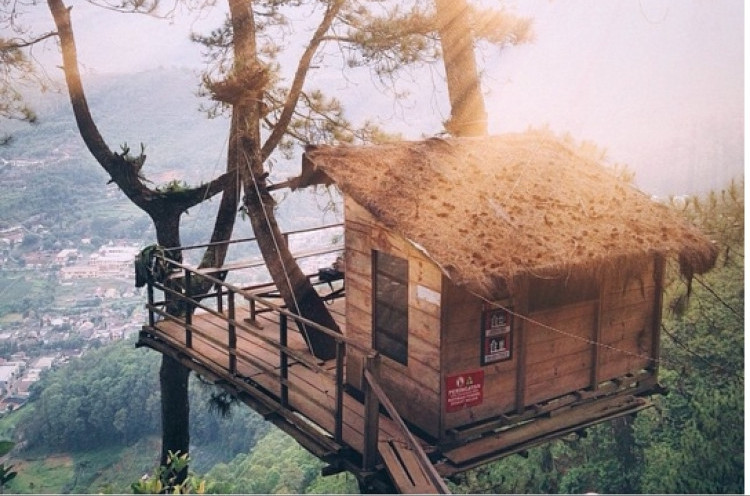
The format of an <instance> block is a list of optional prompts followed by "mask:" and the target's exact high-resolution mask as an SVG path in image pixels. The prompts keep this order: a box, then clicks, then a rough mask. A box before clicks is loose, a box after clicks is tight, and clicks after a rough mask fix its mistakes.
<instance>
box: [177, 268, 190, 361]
mask: <svg viewBox="0 0 750 496" xmlns="http://www.w3.org/2000/svg"><path fill="white" fill-rule="evenodd" d="M190 282H191V281H190V271H189V270H188V269H185V290H184V299H183V300H182V301H181V302H180V303H181V305H180V306H181V307H182V308H183V309H184V310H185V347H186V348H192V347H193V331H191V330H190V327H191V326H192V325H193V306H192V305H191V304H190V301H189V300H188V298H189V297H190Z"/></svg>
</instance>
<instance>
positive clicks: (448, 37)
mask: <svg viewBox="0 0 750 496" xmlns="http://www.w3.org/2000/svg"><path fill="white" fill-rule="evenodd" d="M435 6H436V8H437V19H438V33H439V34H440V46H441V47H442V50H443V64H444V65H445V75H446V78H447V80H448V96H449V98H450V102H451V118H450V120H449V121H448V122H446V123H445V128H446V129H447V130H448V132H449V133H451V134H452V135H453V136H484V135H486V134H487V111H486V110H485V107H484V97H483V96H482V87H481V84H480V82H479V73H478V71H477V64H476V60H475V58H474V37H473V35H472V32H471V26H470V24H469V17H468V13H469V11H468V6H467V5H466V0H435Z"/></svg>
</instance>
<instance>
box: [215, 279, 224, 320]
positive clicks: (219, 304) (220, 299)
mask: <svg viewBox="0 0 750 496" xmlns="http://www.w3.org/2000/svg"><path fill="white" fill-rule="evenodd" d="M216 311H217V312H219V313H223V312H224V289H223V286H222V285H221V284H217V285H216Z"/></svg>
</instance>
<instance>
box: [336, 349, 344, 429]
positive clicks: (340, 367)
mask: <svg viewBox="0 0 750 496" xmlns="http://www.w3.org/2000/svg"><path fill="white" fill-rule="evenodd" d="M344 349H345V348H344V342H343V341H338V340H337V341H336V428H335V431H334V434H333V437H334V439H335V440H336V442H337V443H341V442H342V441H343V434H344Z"/></svg>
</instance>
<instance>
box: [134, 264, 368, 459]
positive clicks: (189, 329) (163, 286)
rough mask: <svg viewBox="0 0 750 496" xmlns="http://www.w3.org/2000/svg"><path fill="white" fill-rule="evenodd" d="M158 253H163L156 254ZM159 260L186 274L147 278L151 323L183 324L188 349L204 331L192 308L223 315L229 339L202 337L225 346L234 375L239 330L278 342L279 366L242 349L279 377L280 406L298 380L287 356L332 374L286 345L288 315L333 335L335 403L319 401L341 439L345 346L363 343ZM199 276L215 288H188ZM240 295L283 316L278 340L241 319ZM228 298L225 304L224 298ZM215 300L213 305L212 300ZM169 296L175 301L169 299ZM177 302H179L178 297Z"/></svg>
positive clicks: (301, 390)
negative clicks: (195, 291)
mask: <svg viewBox="0 0 750 496" xmlns="http://www.w3.org/2000/svg"><path fill="white" fill-rule="evenodd" d="M156 256H157V257H158V256H159V255H156ZM159 263H162V264H164V266H165V267H167V268H168V270H169V271H170V274H171V275H172V276H174V275H175V273H176V272H180V273H181V275H182V277H181V278H180V279H176V278H174V277H172V278H171V279H170V280H168V281H157V280H152V281H149V284H148V290H147V293H148V304H147V308H148V321H149V326H151V327H155V326H156V323H157V317H160V318H162V319H166V320H170V321H173V322H177V323H179V324H180V326H183V327H184V329H185V347H186V348H188V349H190V348H192V346H193V334H195V333H201V330H200V329H199V328H197V327H196V326H195V325H193V317H194V312H195V310H197V309H200V310H202V311H204V312H205V313H208V314H210V315H213V316H215V317H217V318H219V319H220V320H221V321H223V322H225V326H226V342H224V343H222V342H218V341H216V340H215V339H213V338H211V337H210V336H208V335H206V334H202V335H201V338H202V339H204V340H206V341H208V342H210V343H212V345H213V346H215V347H216V348H218V349H222V350H225V351H226V353H227V354H228V356H229V369H228V372H229V373H230V374H233V375H236V374H237V373H238V371H237V359H238V350H237V331H238V330H241V331H242V332H244V333H247V334H249V335H251V336H253V337H255V338H257V339H259V340H261V341H263V342H264V343H266V344H267V345H269V346H270V347H272V348H275V349H276V350H277V351H278V353H279V364H280V366H279V370H278V372H277V371H275V370H273V369H270V368H268V367H266V366H265V365H264V364H262V363H259V362H258V361H256V360H253V358H252V357H251V356H249V355H243V356H241V357H240V358H241V359H242V360H245V361H247V362H248V363H250V364H251V365H252V366H253V367H255V368H257V369H259V370H261V371H262V372H263V373H265V374H268V375H271V376H274V377H276V376H277V377H278V380H279V390H280V392H281V394H280V397H279V399H278V406H279V407H281V408H282V409H284V410H288V409H289V389H290V388H294V384H292V383H291V382H290V381H289V376H288V372H289V360H290V358H291V359H293V360H295V361H296V362H297V363H300V364H303V365H304V366H305V367H307V368H309V369H311V370H313V371H315V372H318V373H321V374H324V375H329V376H330V373H329V371H328V370H326V369H325V368H324V367H321V366H320V365H319V364H318V362H317V361H316V360H314V359H313V357H312V356H311V355H307V354H304V353H300V352H298V351H295V350H294V349H292V348H290V347H289V345H288V322H289V319H292V320H293V321H295V322H297V323H298V324H300V325H304V326H306V327H307V328H312V329H316V330H317V331H320V332H321V333H323V334H325V335H327V336H328V337H330V338H331V339H333V340H334V341H335V343H336V356H335V361H336V366H335V371H334V373H333V377H332V379H333V382H334V383H335V406H334V407H333V408H330V405H319V406H321V407H323V408H325V409H327V410H329V411H330V413H331V415H332V416H333V418H334V421H335V428H334V432H333V433H332V434H333V438H334V440H335V441H336V442H337V443H339V444H340V443H342V441H343V438H342V431H343V425H342V421H343V414H342V405H343V394H344V388H343V386H344V355H345V350H346V348H347V347H349V348H352V349H356V350H358V351H360V352H362V353H365V354H367V353H369V352H370V351H371V350H369V349H367V348H364V347H362V346H360V345H359V344H358V343H356V342H355V341H353V340H351V339H349V338H347V337H346V336H343V335H342V334H340V333H338V332H336V331H333V330H331V329H328V328H326V327H323V326H321V325H319V324H317V323H315V322H313V321H311V320H308V319H306V318H304V317H301V316H299V315H296V314H294V313H292V312H290V311H288V310H287V309H285V308H282V307H281V306H278V305H275V304H274V303H272V302H270V301H268V300H266V299H264V298H261V297H259V296H257V295H256V294H253V293H252V292H250V291H248V290H245V289H243V288H240V287H237V286H234V285H232V284H230V283H227V282H225V281H221V280H219V279H217V278H215V277H213V276H212V275H210V274H200V273H198V272H197V269H195V268H194V267H190V266H188V265H185V264H182V263H179V262H175V261H173V260H169V259H167V258H162V259H161V260H159ZM198 278H200V279H201V281H202V282H206V283H210V284H211V286H212V287H213V288H214V289H213V290H212V291H210V292H207V293H201V294H190V292H189V288H191V287H195V286H197V284H195V282H196V279H198ZM155 289H156V290H160V291H162V292H163V293H164V295H165V298H164V300H162V301H156V299H155V291H154V290H155ZM238 296H239V297H241V298H242V299H244V300H248V301H252V302H254V304H255V305H256V306H260V307H263V308H267V309H269V310H270V311H272V312H274V313H277V314H278V316H279V337H278V340H274V339H270V338H268V337H267V336H265V335H264V334H262V333H260V332H259V331H258V330H257V329H255V328H254V327H253V326H252V325H250V324H248V323H245V322H243V321H242V320H238V319H237V315H236V308H237V297H238ZM224 299H226V304H224V303H223V301H224ZM211 300H213V301H214V302H215V305H210V304H209V302H210V301H211ZM170 302H171V303H170ZM178 302H179V303H178ZM169 304H172V305H175V306H178V307H180V308H181V310H182V311H181V312H180V313H181V315H179V316H175V315H172V314H171V312H168V311H167V305H169ZM224 307H226V313H224V310H223V309H224ZM295 392H296V393H299V394H302V395H306V396H308V397H309V399H310V401H316V398H314V397H312V396H311V395H308V394H307V391H305V389H304V388H295Z"/></svg>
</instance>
